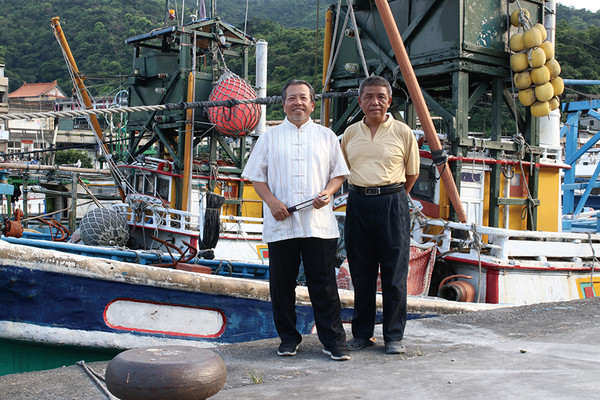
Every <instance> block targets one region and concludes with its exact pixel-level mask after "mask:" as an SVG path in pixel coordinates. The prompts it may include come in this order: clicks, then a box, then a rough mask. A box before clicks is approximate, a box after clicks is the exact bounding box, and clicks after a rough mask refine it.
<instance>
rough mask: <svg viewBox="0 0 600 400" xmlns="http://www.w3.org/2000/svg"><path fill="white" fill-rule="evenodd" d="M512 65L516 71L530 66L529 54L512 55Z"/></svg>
mask: <svg viewBox="0 0 600 400" xmlns="http://www.w3.org/2000/svg"><path fill="white" fill-rule="evenodd" d="M510 67H511V68H512V70H513V71H515V72H521V71H525V70H526V69H527V68H529V61H528V60H527V54H525V53H516V54H513V55H511V56H510Z"/></svg>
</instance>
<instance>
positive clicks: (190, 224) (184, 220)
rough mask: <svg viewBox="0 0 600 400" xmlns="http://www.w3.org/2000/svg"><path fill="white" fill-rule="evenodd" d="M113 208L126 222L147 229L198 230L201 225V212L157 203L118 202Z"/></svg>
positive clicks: (182, 231)
mask: <svg viewBox="0 0 600 400" xmlns="http://www.w3.org/2000/svg"><path fill="white" fill-rule="evenodd" d="M113 208H114V209H115V210H116V211H117V212H118V213H119V214H121V215H123V216H124V217H125V218H126V219H127V222H128V223H130V224H134V225H140V226H143V227H145V228H149V229H153V228H155V229H168V230H170V231H175V232H181V233H185V232H190V231H194V232H199V231H200V227H202V226H203V220H202V219H203V218H202V215H201V214H194V213H190V212H187V211H181V210H176V209H173V208H167V207H162V206H157V205H146V206H145V207H143V208H140V207H132V206H131V205H129V204H125V203H119V204H115V205H113Z"/></svg>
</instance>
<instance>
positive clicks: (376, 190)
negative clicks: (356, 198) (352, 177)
mask: <svg viewBox="0 0 600 400" xmlns="http://www.w3.org/2000/svg"><path fill="white" fill-rule="evenodd" d="M349 186H350V190H352V191H353V192H356V193H360V194H364V195H366V196H379V195H380V194H390V193H396V192H399V191H401V190H404V183H392V184H391V185H385V186H369V187H362V186H354V185H349Z"/></svg>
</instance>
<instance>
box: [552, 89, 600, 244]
mask: <svg viewBox="0 0 600 400" xmlns="http://www.w3.org/2000/svg"><path fill="white" fill-rule="evenodd" d="M565 84H571V85H577V84H590V85H591V84H600V81H579V80H577V81H575V80H566V81H565ZM598 108H600V101H599V100H592V101H577V102H570V103H564V104H563V105H562V109H563V112H566V113H567V122H566V123H565V125H564V126H563V127H562V128H561V131H560V135H561V137H562V136H565V163H566V164H569V165H570V166H571V168H570V169H568V170H565V173H564V179H563V185H562V190H563V198H562V200H563V204H562V213H563V215H571V214H572V215H573V216H575V217H576V216H578V215H579V214H580V213H581V212H582V210H583V208H584V206H586V205H587V206H588V207H589V206H590V202H591V200H593V199H590V194H591V192H592V189H594V188H595V187H599V186H600V184H599V183H598V181H597V180H598V176H600V164H598V165H597V166H596V168H595V170H594V172H593V174H592V176H591V177H590V179H589V180H586V181H584V182H583V183H581V182H576V176H575V166H576V164H577V162H578V160H579V159H580V158H581V156H583V155H584V154H585V153H587V152H589V151H590V150H591V149H592V148H593V147H594V146H595V145H596V144H597V143H598V141H599V140H600V133H596V134H595V135H594V136H593V137H591V138H590V139H589V140H588V141H587V142H586V143H585V144H583V145H582V146H581V147H580V148H577V136H578V127H579V118H580V117H581V115H582V114H583V113H584V112H585V113H586V114H587V115H588V116H591V117H593V118H596V119H599V120H600V113H598V112H597V111H596V110H595V109H598ZM581 189H584V192H583V194H581V195H576V194H575V190H581ZM576 200H577V203H575V201H576ZM597 217H598V215H596V216H595V219H591V220H588V221H578V220H571V219H563V230H564V231H573V230H577V231H586V232H588V231H589V232H597V231H598V227H600V222H598V220H597Z"/></svg>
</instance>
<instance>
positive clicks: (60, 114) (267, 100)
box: [0, 90, 358, 121]
mask: <svg viewBox="0 0 600 400" xmlns="http://www.w3.org/2000/svg"><path fill="white" fill-rule="evenodd" d="M316 97H317V98H318V99H320V98H335V97H358V91H357V90H348V91H346V92H329V93H322V94H318V95H317V96H316ZM282 100H283V99H282V97H281V96H271V97H259V98H257V99H228V100H219V101H193V102H180V103H166V104H157V105H152V106H131V107H121V108H106V109H95V110H69V111H48V112H33V113H17V114H3V115H0V120H2V121H11V120H19V119H37V118H64V117H71V118H74V117H86V116H90V115H107V114H121V113H128V112H142V111H145V112H150V111H162V110H166V111H174V110H189V109H196V108H209V107H235V106H237V105H240V104H265V105H271V104H281V103H282Z"/></svg>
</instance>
